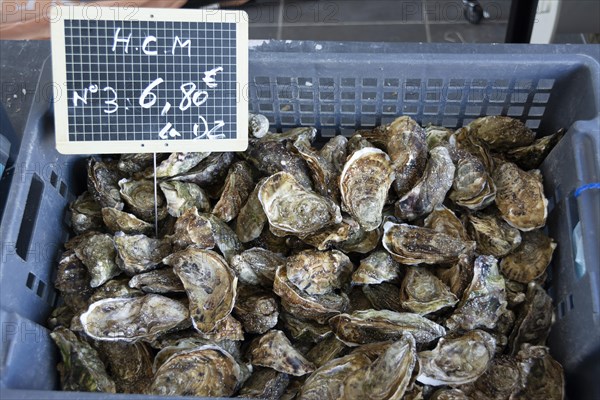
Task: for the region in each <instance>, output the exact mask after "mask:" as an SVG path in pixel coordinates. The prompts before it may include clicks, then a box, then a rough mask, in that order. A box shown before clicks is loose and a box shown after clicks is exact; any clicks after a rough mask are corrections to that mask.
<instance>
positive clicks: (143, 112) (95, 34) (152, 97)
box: [52, 7, 248, 154]
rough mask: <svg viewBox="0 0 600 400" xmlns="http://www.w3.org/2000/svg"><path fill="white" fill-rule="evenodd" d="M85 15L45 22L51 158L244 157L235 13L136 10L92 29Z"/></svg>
mask: <svg viewBox="0 0 600 400" xmlns="http://www.w3.org/2000/svg"><path fill="white" fill-rule="evenodd" d="M106 10H107V11H108V10H109V9H106ZM83 11H84V8H83V7H81V8H80V7H57V8H56V10H55V15H54V18H53V24H52V65H53V74H54V82H55V84H56V85H58V87H60V88H61V89H62V90H61V91H60V94H61V95H60V96H57V98H56V99H55V124H56V147H57V149H58V151H60V152H61V153H66V154H89V153H98V154H100V153H141V152H172V151H242V150H245V149H246V147H247V143H248V101H247V97H246V96H244V91H245V90H247V83H248V20H247V18H245V14H244V13H243V12H241V11H222V10H170V9H144V8H140V9H137V10H135V13H133V15H132V14H131V13H129V14H128V16H127V18H126V19H114V9H110V11H111V12H107V13H104V14H105V16H104V15H102V14H103V13H96V15H94V18H93V19H90V18H87V15H84V14H86V13H84V12H83ZM111 17H112V18H111Z"/></svg>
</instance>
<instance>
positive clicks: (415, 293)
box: [400, 267, 458, 315]
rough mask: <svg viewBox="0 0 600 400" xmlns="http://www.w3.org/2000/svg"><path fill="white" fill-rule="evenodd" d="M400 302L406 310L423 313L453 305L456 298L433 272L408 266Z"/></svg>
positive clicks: (456, 300) (456, 301)
mask: <svg viewBox="0 0 600 400" xmlns="http://www.w3.org/2000/svg"><path fill="white" fill-rule="evenodd" d="M400 303H401V304H402V307H403V308H404V309H406V310H409V311H412V312H414V313H417V314H420V315H425V314H430V313H433V312H436V311H438V310H441V309H442V308H446V307H452V306H454V305H455V304H456V303H458V298H457V297H456V296H455V295H454V294H453V293H452V292H451V291H450V289H449V288H448V286H446V285H445V284H444V283H443V282H442V281H440V280H439V279H438V278H436V277H435V275H434V274H433V273H431V272H429V271H428V270H426V269H424V268H421V267H408V268H407V269H406V275H405V276H404V279H403V280H402V288H401V291H400Z"/></svg>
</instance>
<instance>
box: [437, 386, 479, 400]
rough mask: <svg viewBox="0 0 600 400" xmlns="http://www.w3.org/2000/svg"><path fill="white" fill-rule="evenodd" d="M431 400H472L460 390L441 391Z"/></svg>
mask: <svg viewBox="0 0 600 400" xmlns="http://www.w3.org/2000/svg"><path fill="white" fill-rule="evenodd" d="M430 399H431V400H471V398H470V397H469V396H467V395H466V394H465V393H464V392H463V391H462V390H460V389H440V390H437V391H436V392H435V393H433V395H432V396H431V397H430Z"/></svg>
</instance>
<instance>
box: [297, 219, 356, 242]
mask: <svg viewBox="0 0 600 400" xmlns="http://www.w3.org/2000/svg"><path fill="white" fill-rule="evenodd" d="M360 233H365V232H364V231H363V230H362V229H361V228H360V225H358V222H356V221H355V220H353V219H352V218H349V217H347V216H342V222H341V223H339V224H337V225H331V226H328V227H325V228H323V229H321V230H320V231H318V232H316V233H311V234H310V235H306V236H302V237H301V239H302V241H303V242H304V243H306V244H308V245H310V246H313V247H315V248H316V249H317V250H327V249H329V248H330V247H332V246H335V245H340V244H342V243H344V242H346V241H349V240H351V239H354V238H355V236H358V234H360Z"/></svg>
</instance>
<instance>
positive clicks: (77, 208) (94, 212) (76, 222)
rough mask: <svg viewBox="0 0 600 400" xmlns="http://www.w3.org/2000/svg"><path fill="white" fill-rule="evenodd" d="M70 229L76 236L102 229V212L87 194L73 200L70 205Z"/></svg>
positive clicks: (84, 193)
mask: <svg viewBox="0 0 600 400" xmlns="http://www.w3.org/2000/svg"><path fill="white" fill-rule="evenodd" d="M69 209H70V210H71V227H72V228H73V231H74V232H75V234H76V235H81V234H82V233H84V232H86V231H97V230H101V229H102V212H101V207H100V204H98V203H97V202H96V201H95V200H94V198H93V197H92V195H91V194H90V193H89V192H87V191H86V192H83V194H82V195H81V196H79V197H77V198H76V199H75V201H73V202H72V203H71V204H70V205H69Z"/></svg>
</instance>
